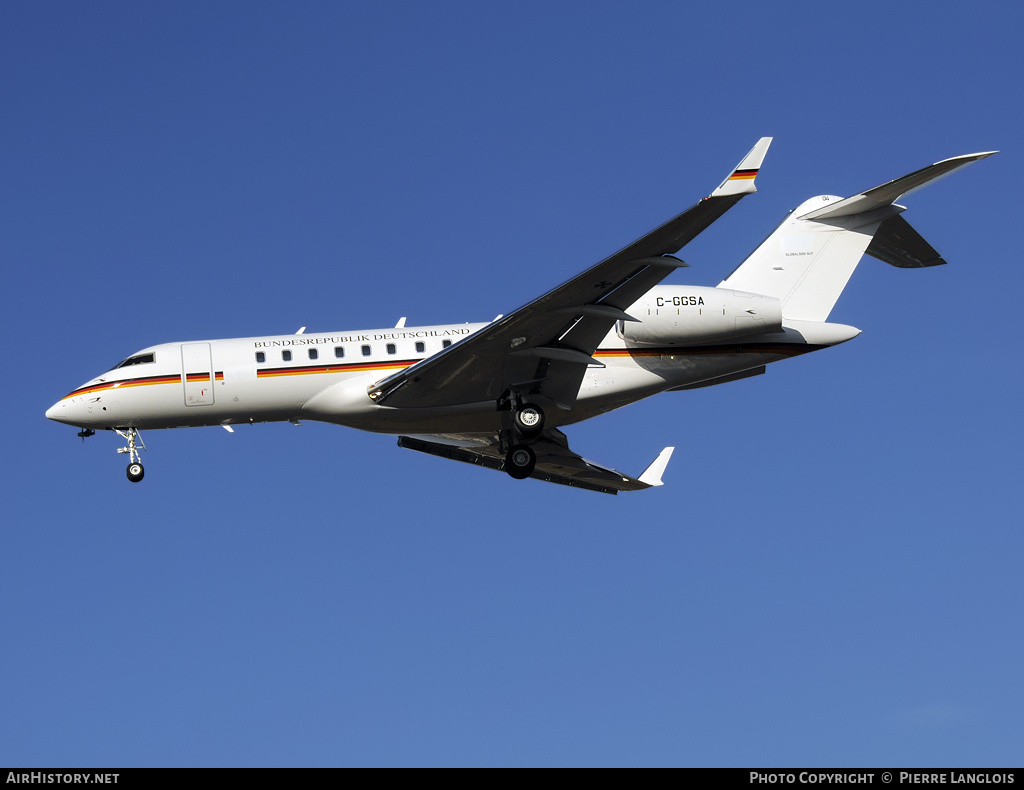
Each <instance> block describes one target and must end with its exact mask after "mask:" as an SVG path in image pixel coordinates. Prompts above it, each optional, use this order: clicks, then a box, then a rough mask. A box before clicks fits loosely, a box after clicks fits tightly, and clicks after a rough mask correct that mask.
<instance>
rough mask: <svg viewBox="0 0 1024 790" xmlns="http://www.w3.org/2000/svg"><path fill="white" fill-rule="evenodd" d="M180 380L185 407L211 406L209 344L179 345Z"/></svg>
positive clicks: (211, 381) (211, 366)
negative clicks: (182, 386)
mask: <svg viewBox="0 0 1024 790" xmlns="http://www.w3.org/2000/svg"><path fill="white" fill-rule="evenodd" d="M181 379H182V383H184V385H185V405H186V406H212V405H213V362H212V360H211V357H210V344H209V343H182V344H181Z"/></svg>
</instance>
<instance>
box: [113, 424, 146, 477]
mask: <svg viewBox="0 0 1024 790" xmlns="http://www.w3.org/2000/svg"><path fill="white" fill-rule="evenodd" d="M114 430H115V431H116V433H117V435H118V436H120V437H121V438H122V439H124V440H125V441H126V442H128V446H127V447H118V448H117V452H118V453H128V459H129V460H130V461H131V463H129V464H128V469H127V474H128V479H129V480H131V481H132V482H133V483H137V482H139V481H140V480H141V479H142V478H143V477H144V476H145V474H146V470H145V469H143V467H142V461H141V459H140V458H139V449H138V447H139V446H141V447H142V449H143V450H145V449H146V443H145V442H143V441H142V436H141V434H139V432H138V430H137V429H135V428H128V429H126V430H123V431H122V430H120V429H118V428H115V429H114ZM136 445H138V446H136Z"/></svg>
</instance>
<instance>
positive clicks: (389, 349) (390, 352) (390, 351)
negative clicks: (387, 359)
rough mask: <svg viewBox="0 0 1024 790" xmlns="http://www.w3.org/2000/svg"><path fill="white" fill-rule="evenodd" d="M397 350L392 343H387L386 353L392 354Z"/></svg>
mask: <svg viewBox="0 0 1024 790" xmlns="http://www.w3.org/2000/svg"><path fill="white" fill-rule="evenodd" d="M397 351H398V349H397V348H395V344H394V343H388V353H389V354H394V353H396V352H397Z"/></svg>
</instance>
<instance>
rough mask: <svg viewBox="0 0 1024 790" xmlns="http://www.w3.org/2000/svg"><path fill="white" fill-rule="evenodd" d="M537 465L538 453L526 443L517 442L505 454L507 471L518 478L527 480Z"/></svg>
mask: <svg viewBox="0 0 1024 790" xmlns="http://www.w3.org/2000/svg"><path fill="white" fill-rule="evenodd" d="M536 466H537V454H536V453H535V452H533V450H531V449H530V448H529V447H527V446H526V445H525V444H517V445H516V446H515V447H513V448H512V449H511V450H509V451H508V455H506V456H505V471H506V472H508V473H509V476H511V477H513V478H515V479H516V480H525V479H526V478H527V477H529V476H530V475H531V474H533V469H534V467H536Z"/></svg>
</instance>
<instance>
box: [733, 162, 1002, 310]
mask: <svg viewBox="0 0 1024 790" xmlns="http://www.w3.org/2000/svg"><path fill="white" fill-rule="evenodd" d="M994 153H996V152H995V151H986V152H984V153H979V154H967V155H965V156H958V157H954V158H953V159H944V160H943V161H941V162H937V163H936V164H934V165H930V166H928V167H925V168H922V169H921V170H917V171H915V172H913V173H910V174H909V175H906V176H903V177H902V178H897V179H895V180H894V181H890V182H888V183H887V184H882V185H881V186H878V187H875V188H874V189H869V190H867V191H866V192H862V193H860V194H859V195H854V196H853V197H848V198H837V197H835V196H833V195H819V196H818V197H815V198H811V199H810V200H808V201H806V202H804V203H803V204H801V205H800V206H799V207H798V208H797V209H796V210H795V211H793V212H792V213H791V214H790V215H789V217H787V218H786V219H785V220H784V221H783V222H782V224H781V225H779V227H778V228H776V229H775V232H774V233H772V235H771V236H769V237H768V238H767V239H766V240H765V241H764V243H763V244H761V246H760V247H758V248H757V249H756V250H754V252H753V253H752V254H751V255H750V257H749V258H747V259H746V260H745V261H744V262H743V263H742V264H740V266H739V267H738V268H737V269H736V270H735V271H734V272H733V273H732V274H730V275H729V276H728V277H727V278H726V279H725V280H723V281H722V282H721V283H720V284H719V287H720V288H730V289H732V290H735V291H746V292H747V293H756V294H764V295H765V296H774V297H775V298H777V299H779V300H780V301H781V302H782V315H783V317H784V318H789V319H793V320H800V321H825V320H826V319H827V318H828V314H829V313H830V312H832V308H833V307H834V306H835V304H836V301H837V300H838V299H839V295H840V294H841V293H842V292H843V288H845V287H846V283H847V282H849V280H850V276H851V275H852V274H853V271H854V269H856V268H857V264H858V263H859V262H860V259H861V256H862V255H863V254H864V253H865V252H866V253H867V254H868V255H871V256H874V257H876V258H878V259H879V260H882V261H885V262H886V263H891V264H892V265H894V266H901V267H918V266H935V265H938V264H941V263H945V261H944V260H942V258H941V257H940V256H939V254H938V253H937V252H936V251H935V250H934V249H933V248H932V246H931V245H930V244H928V242H926V241H925V240H924V239H923V238H921V236H920V235H919V234H918V233H917V231H915V230H914V229H913V228H912V227H911V226H910V224H909V223H908V222H907V221H906V220H905V219H903V218H902V217H901V216H899V215H900V212H902V211H903V210H904V207H903V206H899V205H896V203H895V201H896V200H897V199H899V197H900V196H901V195H905V194H907V193H909V192H912V191H914V190H916V189H920V188H921V187H923V186H924V185H925V184H928V183H930V182H932V181H934V180H936V179H938V178H942V177H943V176H945V175H948V174H949V173H952V172H953V171H954V170H957V169H959V168H961V167H964V166H965V165H968V164H970V163H971V162H976V161H977V160H979V159H984V158H985V157H986V156H991V155H992V154H994Z"/></svg>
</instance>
